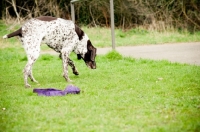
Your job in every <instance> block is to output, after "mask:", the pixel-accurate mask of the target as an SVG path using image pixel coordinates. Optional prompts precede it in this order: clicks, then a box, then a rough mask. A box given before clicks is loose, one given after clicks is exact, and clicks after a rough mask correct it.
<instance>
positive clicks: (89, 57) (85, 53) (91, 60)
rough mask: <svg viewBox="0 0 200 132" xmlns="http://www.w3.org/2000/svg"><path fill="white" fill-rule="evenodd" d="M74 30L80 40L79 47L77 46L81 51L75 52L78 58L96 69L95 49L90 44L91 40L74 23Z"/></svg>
mask: <svg viewBox="0 0 200 132" xmlns="http://www.w3.org/2000/svg"><path fill="white" fill-rule="evenodd" d="M75 31H76V33H77V35H78V38H79V41H80V43H79V44H80V45H79V46H80V47H79V46H78V47H77V48H78V49H79V50H80V49H81V50H80V51H81V52H79V53H78V54H77V57H78V59H79V60H80V59H81V58H82V59H83V60H84V61H85V64H86V65H87V66H88V67H89V68H91V69H96V62H95V57H96V51H97V49H96V48H95V47H94V46H93V45H92V43H91V41H90V40H89V38H88V36H87V35H86V34H85V33H84V32H83V31H82V30H81V29H80V28H79V27H78V26H77V25H75ZM86 44H87V49H86Z"/></svg>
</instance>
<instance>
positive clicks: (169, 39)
mask: <svg viewBox="0 0 200 132" xmlns="http://www.w3.org/2000/svg"><path fill="white" fill-rule="evenodd" d="M82 28H83V30H84V31H85V32H86V33H87V34H88V36H89V37H90V39H91V41H92V43H93V44H94V45H95V46H97V47H109V46H111V45H112V43H111V31H110V29H109V28H86V27H82ZM198 41H200V32H195V33H189V32H188V31H176V30H173V31H166V32H157V31H148V30H145V29H140V28H136V29H130V30H127V31H122V30H120V29H115V43H116V46H135V45H144V44H145V45H146V44H163V43H181V42H198Z"/></svg>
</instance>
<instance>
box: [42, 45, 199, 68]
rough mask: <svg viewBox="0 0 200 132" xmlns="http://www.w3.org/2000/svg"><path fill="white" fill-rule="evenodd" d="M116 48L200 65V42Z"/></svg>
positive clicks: (127, 53) (103, 50)
mask: <svg viewBox="0 0 200 132" xmlns="http://www.w3.org/2000/svg"><path fill="white" fill-rule="evenodd" d="M111 50H112V48H98V49H97V54H106V53H107V52H109V51H111ZM116 50H117V51H118V52H119V53H120V54H122V55H124V56H130V57H134V58H145V59H152V60H168V61H171V62H179V63H187V64H192V65H198V66H200V42H193V43H175V44H160V45H142V46H123V47H116ZM43 53H51V54H56V52H55V51H54V52H52V51H43Z"/></svg>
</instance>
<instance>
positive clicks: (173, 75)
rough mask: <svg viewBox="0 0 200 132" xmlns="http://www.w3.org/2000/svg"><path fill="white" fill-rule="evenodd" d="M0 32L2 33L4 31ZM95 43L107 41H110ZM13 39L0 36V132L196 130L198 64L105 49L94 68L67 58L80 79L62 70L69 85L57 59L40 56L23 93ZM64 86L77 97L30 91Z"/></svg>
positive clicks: (199, 116) (19, 53)
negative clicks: (130, 55) (75, 91)
mask: <svg viewBox="0 0 200 132" xmlns="http://www.w3.org/2000/svg"><path fill="white" fill-rule="evenodd" d="M4 29H5V28H4ZM85 30H88V31H89V29H85ZM92 30H93V31H94V29H92ZM92 30H91V31H90V32H89V34H91V33H92ZM1 31H2V32H0V34H1V35H3V34H5V33H6V31H3V30H1ZM3 32H4V33H3ZM126 35H127V34H126V33H125V37H124V38H126ZM89 36H90V35H89ZM94 36H96V35H95V34H94ZM94 36H93V35H91V38H95V37H94ZM97 36H99V35H97ZM102 36H103V35H102ZM121 36H122V37H121V38H123V34H122V35H121ZM191 36H192V37H194V38H198V37H196V36H193V35H191ZM191 36H188V37H191ZM140 38H142V35H141V37H140ZM156 38H157V37H156ZM117 39H119V36H118V37H117ZM126 39H127V38H126ZM157 39H159V38H157ZM185 39H187V38H185ZM101 40H102V42H103V41H105V42H107V44H108V41H109V40H106V39H101ZM176 40H177V39H176ZM188 40H189V38H188ZM191 41H193V40H191ZM16 42H17V40H16V39H10V40H6V41H5V40H2V39H0V47H1V48H0V73H1V75H0V108H1V110H0V131H5V132H15V131H20V132H21V131H22V132H35V131H37V132H50V131H52V132H57V131H58V132H62V131H63V132H79V131H80V132H90V131H94V132H111V131H112V132H121V131H124V132H133V131H142V132H146V131H155V132H160V131H165V132H171V131H173V132H176V131H177V132H179V131H181V132H184V131H185V132H187V131H199V130H200V66H194V65H188V64H179V63H170V62H168V61H165V60H163V61H152V60H146V59H134V58H128V57H123V56H121V55H120V54H119V53H117V52H114V51H112V52H109V53H108V54H106V55H98V56H97V58H96V62H97V69H95V70H90V69H88V68H87V67H86V66H85V64H84V62H83V61H82V60H77V59H76V56H75V55H74V54H73V53H72V54H71V58H72V60H74V62H75V64H76V66H77V68H78V70H79V73H80V75H79V76H75V75H73V73H72V71H71V69H70V68H69V77H70V78H71V80H73V82H72V83H67V82H66V81H65V79H64V78H63V77H62V62H61V60H60V59H59V57H58V56H54V55H49V54H43V55H41V56H40V57H39V59H38V60H37V62H36V63H35V65H34V66H33V75H34V76H35V78H36V80H37V81H39V83H38V84H37V83H32V82H30V80H29V82H30V84H31V85H32V88H28V89H27V88H24V81H23V73H22V70H23V68H24V66H25V64H26V55H25V52H24V50H23V49H22V47H21V46H20V44H19V43H16ZM102 42H99V43H102ZM120 42H122V40H120ZM94 45H95V46H97V45H98V44H97V45H96V43H94ZM97 47H104V46H103V45H98V46H97ZM43 50H46V48H44V49H43ZM69 84H73V85H75V86H78V87H79V88H80V89H81V93H80V94H79V95H66V96H62V97H43V96H37V94H35V93H33V88H58V89H61V90H63V89H64V88H65V87H66V86H67V85H69Z"/></svg>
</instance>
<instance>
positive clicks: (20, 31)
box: [3, 28, 22, 39]
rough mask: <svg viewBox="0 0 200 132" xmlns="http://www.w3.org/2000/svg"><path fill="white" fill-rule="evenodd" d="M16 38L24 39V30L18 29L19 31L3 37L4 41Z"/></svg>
mask: <svg viewBox="0 0 200 132" xmlns="http://www.w3.org/2000/svg"><path fill="white" fill-rule="evenodd" d="M14 36H20V37H22V28H20V29H18V30H17V31H15V32H13V33H10V34H7V35H4V36H3V39H6V38H11V37H14Z"/></svg>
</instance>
